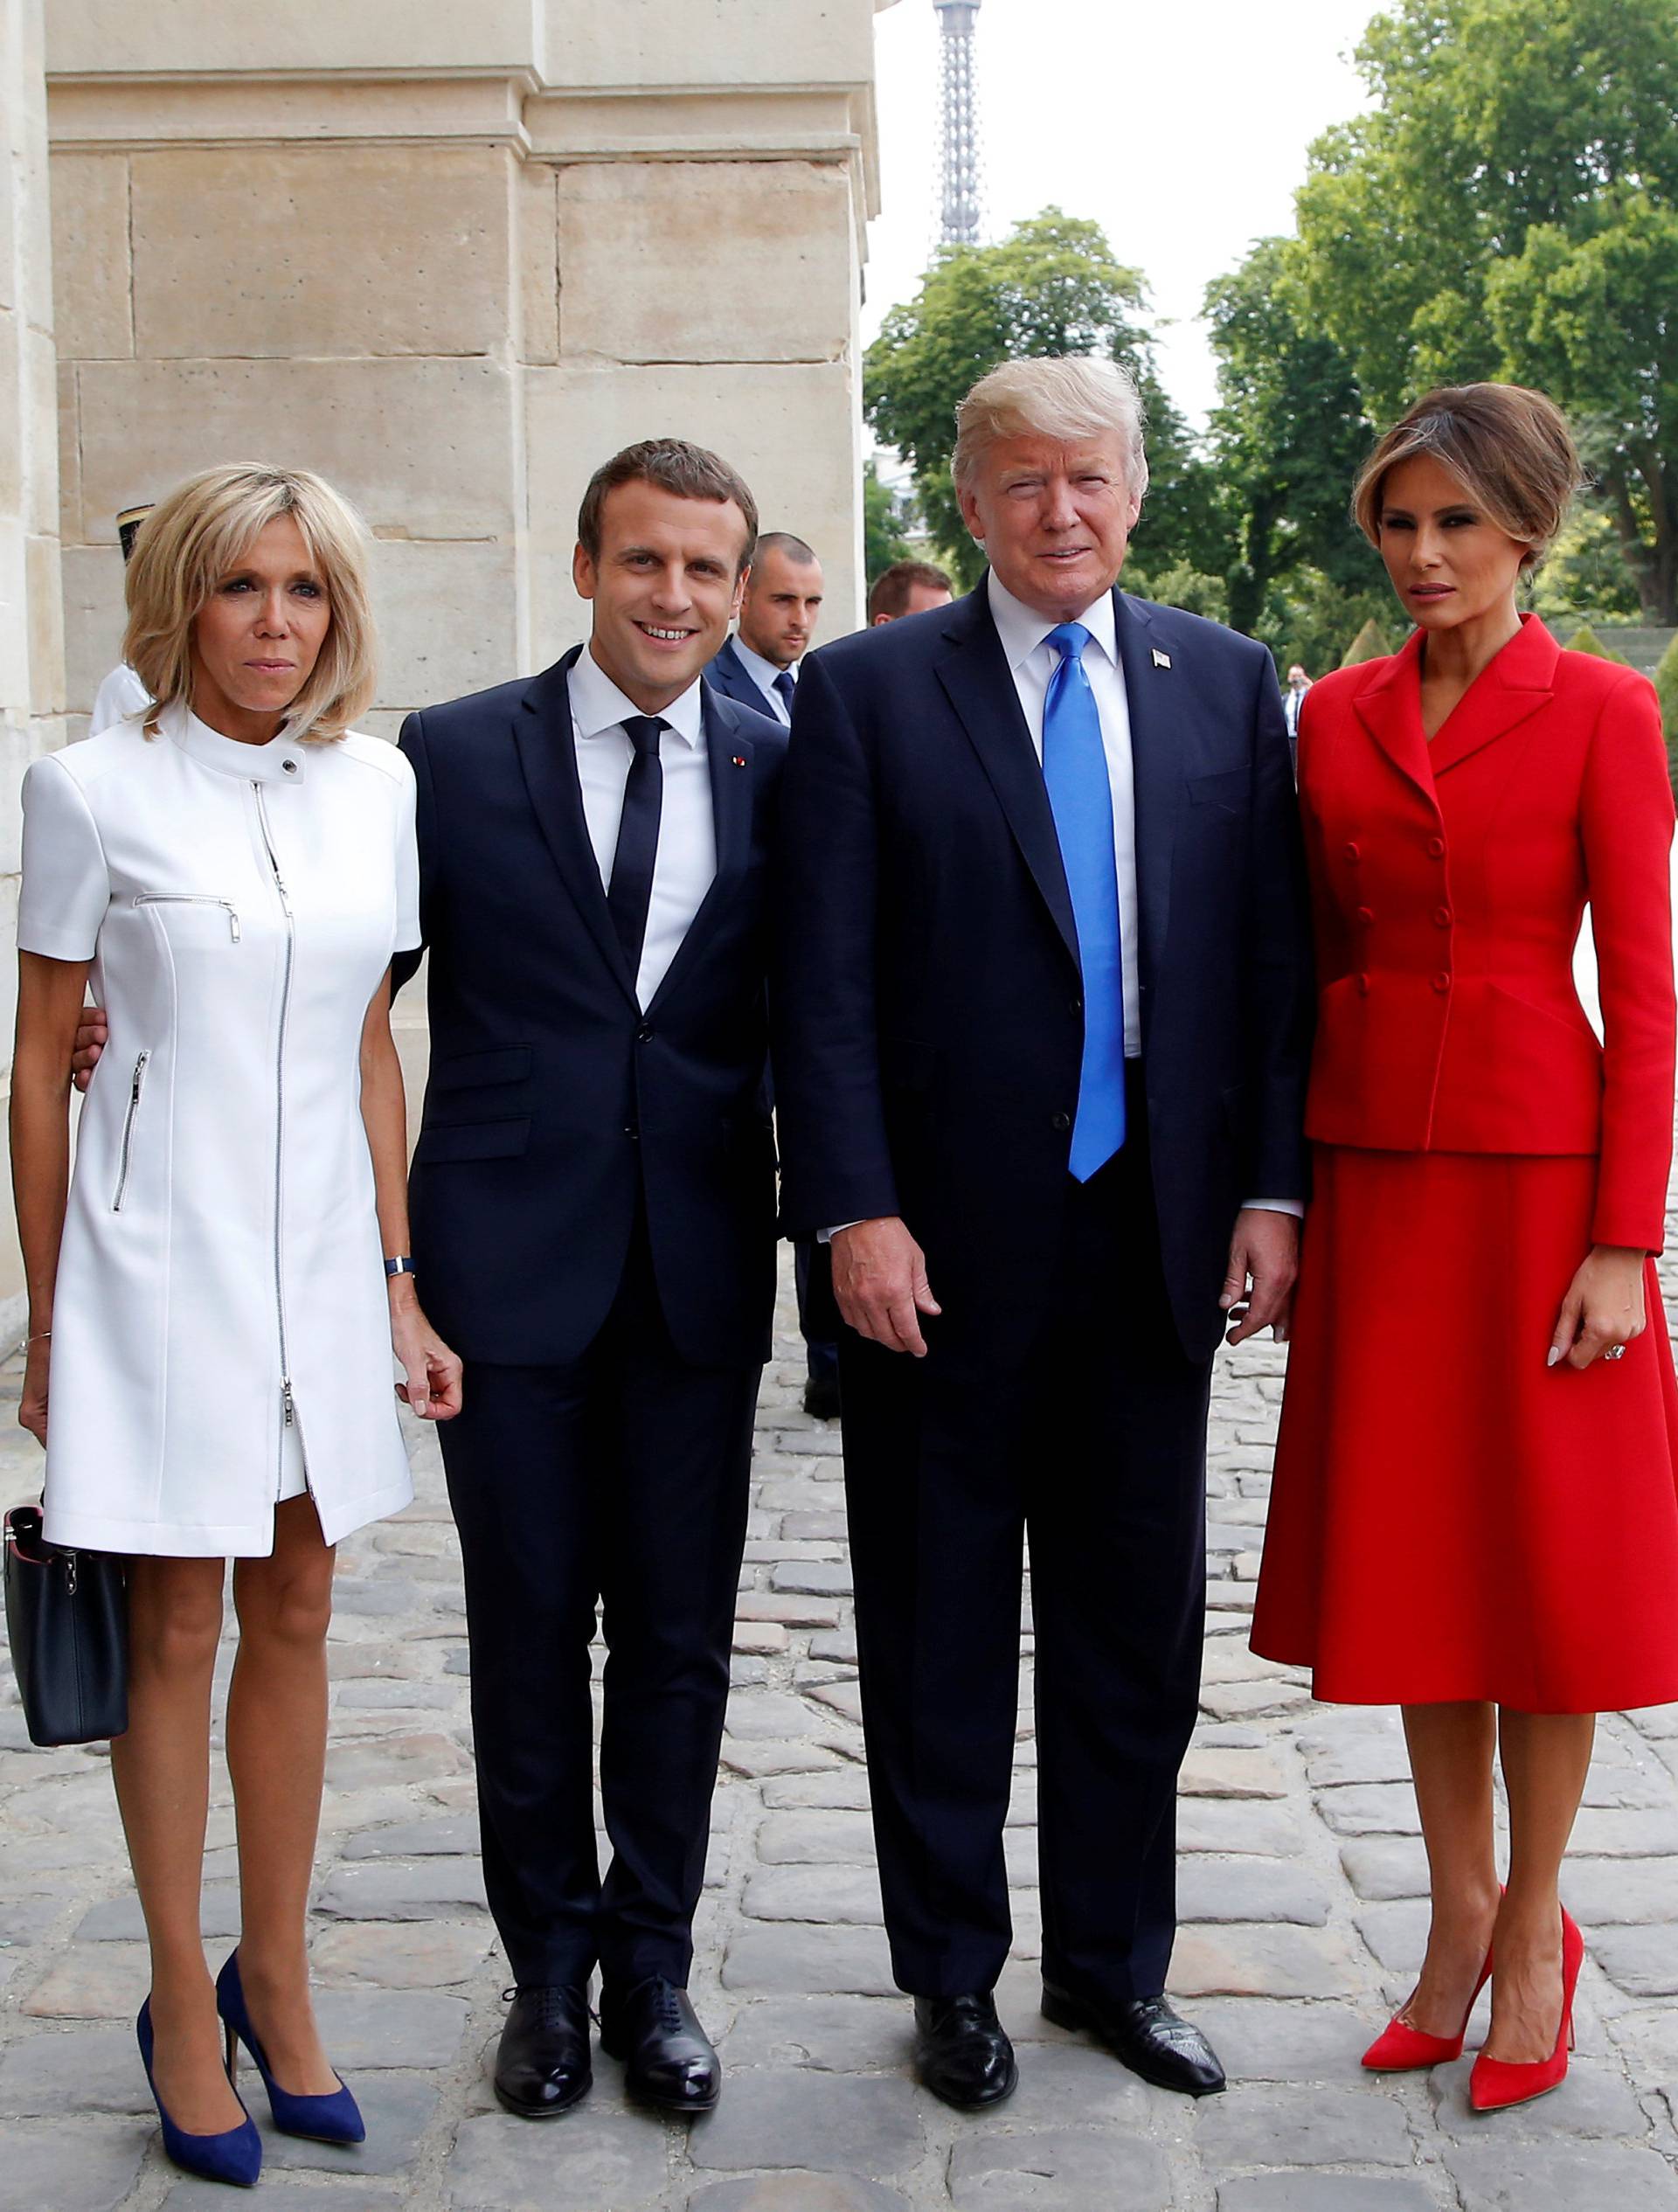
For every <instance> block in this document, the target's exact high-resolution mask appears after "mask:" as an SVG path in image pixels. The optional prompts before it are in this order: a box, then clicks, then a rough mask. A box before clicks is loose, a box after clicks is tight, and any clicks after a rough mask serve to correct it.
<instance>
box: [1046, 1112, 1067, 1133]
mask: <svg viewBox="0 0 1678 2212" xmlns="http://www.w3.org/2000/svg"><path fill="white" fill-rule="evenodd" d="M1071 1126H1072V1117H1071V1114H1070V1113H1051V1114H1050V1117H1049V1127H1050V1128H1051V1129H1070V1128H1071Z"/></svg>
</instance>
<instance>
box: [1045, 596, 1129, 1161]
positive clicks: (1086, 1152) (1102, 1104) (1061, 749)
mask: <svg viewBox="0 0 1678 2212" xmlns="http://www.w3.org/2000/svg"><path fill="white" fill-rule="evenodd" d="M1089 642H1090V633H1089V632H1088V631H1087V630H1086V629H1085V628H1084V626H1083V624H1082V623H1081V622H1063V623H1062V624H1061V626H1060V628H1058V629H1057V630H1051V631H1050V634H1049V643H1050V645H1052V646H1053V647H1054V648H1055V650H1056V651H1057V653H1058V654H1059V655H1060V665H1059V667H1058V668H1057V669H1056V670H1055V672H1054V675H1053V676H1051V677H1050V680H1049V696H1048V698H1047V699H1046V700H1045V701H1044V711H1043V778H1044V782H1045V783H1046V784H1047V785H1048V787H1049V805H1050V809H1051V811H1052V812H1053V815H1054V817H1055V833H1056V835H1057V837H1058V838H1059V840H1060V857H1061V862H1062V864H1063V865H1064V868H1065V870H1066V888H1067V890H1068V891H1070V892H1071V897H1072V915H1073V918H1074V919H1075V920H1076V922H1077V924H1078V966H1079V967H1080V968H1081V969H1082V970H1083V974H1084V1062H1083V1070H1082V1073H1081V1075H1080V1077H1079V1080H1078V1115H1077V1119H1076V1120H1074V1121H1073V1123H1072V1149H1071V1162H1070V1164H1071V1171H1072V1173H1073V1175H1075V1176H1076V1177H1077V1179H1078V1182H1088V1181H1089V1179H1090V1177H1091V1176H1092V1175H1094V1174H1095V1173H1096V1172H1097V1171H1098V1169H1099V1168H1105V1167H1106V1164H1107V1161H1109V1160H1111V1159H1112V1157H1113V1154H1114V1153H1115V1152H1117V1151H1118V1149H1119V1148H1120V1145H1122V1144H1123V1143H1124V1141H1125V975H1124V961H1123V956H1122V953H1121V950H1120V933H1119V866H1118V863H1117V861H1116V860H1115V859H1114V857H1113V787H1112V785H1111V784H1110V783H1109V782H1108V780H1107V756H1106V748H1105V747H1104V745H1102V742H1101V716H1100V713H1099V710H1098V708H1097V706H1096V703H1095V694H1094V692H1093V691H1092V690H1091V689H1090V679H1089V676H1088V675H1087V674H1086V673H1085V668H1084V648H1085V646H1086V645H1088V643H1089Z"/></svg>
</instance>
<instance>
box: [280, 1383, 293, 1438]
mask: <svg viewBox="0 0 1678 2212" xmlns="http://www.w3.org/2000/svg"><path fill="white" fill-rule="evenodd" d="M280 1395H281V1398H282V1400H283V1401H284V1404H285V1408H286V1426H287V1427H288V1428H290V1427H291V1426H292V1425H293V1423H294V1421H295V1418H296V1416H295V1413H294V1411H293V1410H292V1403H291V1380H290V1377H289V1376H288V1377H287V1378H286V1379H285V1380H284V1381H283V1382H282V1383H281V1385H280Z"/></svg>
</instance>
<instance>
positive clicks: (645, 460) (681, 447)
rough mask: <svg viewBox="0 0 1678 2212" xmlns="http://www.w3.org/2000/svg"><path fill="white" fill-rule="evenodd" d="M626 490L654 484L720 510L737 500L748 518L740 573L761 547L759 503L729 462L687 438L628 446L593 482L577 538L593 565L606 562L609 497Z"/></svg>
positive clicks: (582, 509) (579, 515) (581, 510)
mask: <svg viewBox="0 0 1678 2212" xmlns="http://www.w3.org/2000/svg"><path fill="white" fill-rule="evenodd" d="M620 484H652V485H654V486H655V488H656V489H658V490H660V491H668V492H671V493H673V494H674V495H675V496H676V498H677V499H711V500H715V501H716V502H717V503H718V505H719V506H725V505H726V504H727V503H728V502H729V501H730V500H732V502H733V503H734V504H735V506H737V507H738V509H739V510H740V512H741V513H742V514H743V515H744V516H745V544H743V545H742V546H741V548H740V558H739V560H738V563H737V564H736V568H735V572H736V574H738V572H739V570H740V569H742V568H744V567H745V565H746V562H747V560H748V559H749V558H750V557H751V552H752V547H753V546H754V545H755V544H757V542H758V503H757V501H756V500H755V499H753V498H752V495H751V493H750V492H749V491H748V490H747V489H746V487H745V480H744V478H742V477H740V476H738V475H736V474H735V472H734V471H733V469H732V468H730V467H729V465H728V463H727V462H726V461H719V460H718V457H717V455H716V454H713V453H707V452H706V451H705V449H704V447H703V446H690V444H689V443H688V441H687V440H686V439H685V438H643V439H642V440H641V443H640V444H639V445H638V446H626V447H624V449H623V451H622V452H621V454H613V456H612V458H611V460H610V461H607V462H606V464H605V465H604V467H602V468H597V469H596V470H595V471H594V474H593V476H592V477H591V478H590V479H589V485H588V489H587V490H586V492H585V493H584V494H583V503H582V505H581V507H580V508H579V510H578V512H577V537H578V541H579V544H581V546H582V549H583V551H585V552H586V554H587V555H588V558H590V560H592V561H598V560H599V558H600V522H601V517H603V515H604V514H605V511H606V503H607V496H609V495H610V494H611V493H613V492H614V491H616V489H618V487H619V485H620Z"/></svg>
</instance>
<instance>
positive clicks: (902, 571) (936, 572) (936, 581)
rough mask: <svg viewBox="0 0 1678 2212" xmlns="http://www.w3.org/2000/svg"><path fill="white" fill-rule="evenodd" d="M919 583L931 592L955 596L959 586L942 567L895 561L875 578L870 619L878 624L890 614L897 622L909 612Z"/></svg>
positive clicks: (870, 601) (929, 563) (869, 608)
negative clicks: (954, 583)
mask: <svg viewBox="0 0 1678 2212" xmlns="http://www.w3.org/2000/svg"><path fill="white" fill-rule="evenodd" d="M917 584H922V585H924V586H926V589H927V590H928V591H931V592H948V593H949V594H950V596H951V598H952V599H953V598H954V596H955V587H954V586H953V584H952V583H951V582H950V579H949V578H948V577H947V576H946V574H945V573H944V572H943V570H942V569H941V568H935V567H934V566H933V564H932V562H931V561H894V562H893V563H892V564H891V567H890V568H887V569H883V570H882V571H881V572H880V573H879V574H878V575H877V577H876V578H875V579H874V588H873V589H872V591H870V593H869V595H868V619H869V621H870V622H877V621H879V619H880V617H881V615H882V614H886V615H889V616H890V617H891V620H892V621H894V622H895V621H898V620H899V619H900V617H901V616H902V615H903V614H905V613H906V612H907V610H908V606H909V594H910V593H912V591H913V590H914V588H915V586H916V585H917Z"/></svg>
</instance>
